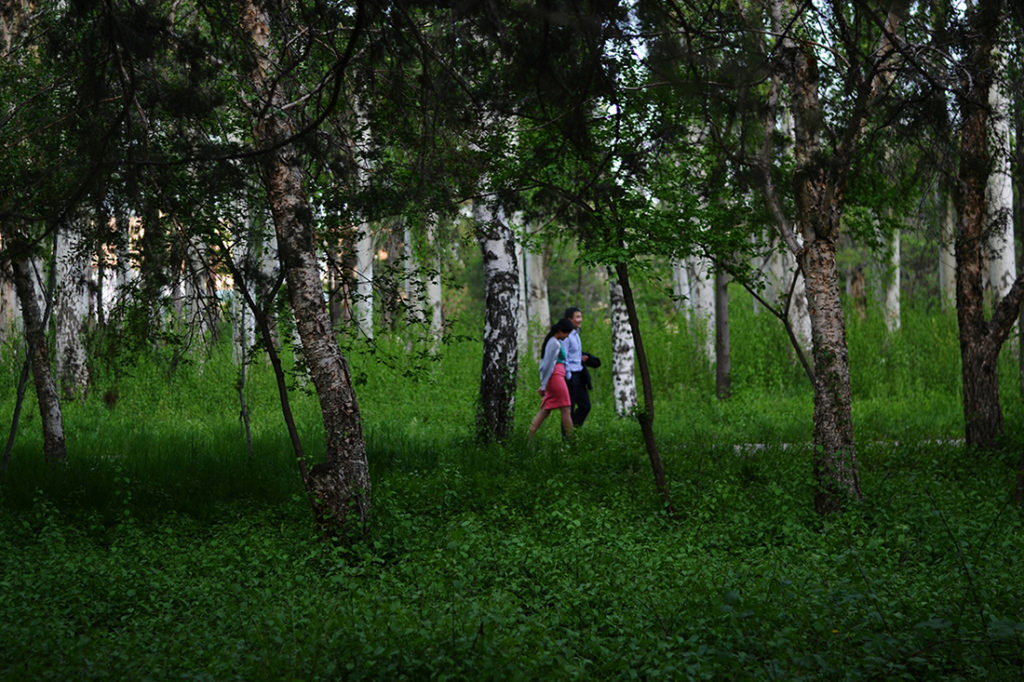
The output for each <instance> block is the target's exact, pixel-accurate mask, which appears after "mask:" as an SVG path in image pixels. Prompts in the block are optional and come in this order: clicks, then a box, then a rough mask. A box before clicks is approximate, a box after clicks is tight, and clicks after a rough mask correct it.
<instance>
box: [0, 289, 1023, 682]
mask: <svg viewBox="0 0 1024 682" xmlns="http://www.w3.org/2000/svg"><path fill="white" fill-rule="evenodd" d="M731 314H732V332H733V342H732V348H733V368H734V376H733V389H734V391H733V396H732V397H731V398H730V399H728V400H724V401H720V400H718V399H716V398H714V397H713V394H714V391H713V388H714V387H713V374H712V371H711V367H710V365H709V363H708V362H707V361H706V360H704V359H702V358H701V357H700V355H699V354H697V353H696V352H695V348H696V347H698V345H699V344H698V342H697V339H696V337H695V334H694V332H693V331H692V330H691V329H690V328H689V327H688V326H687V324H686V323H685V321H683V320H682V319H669V320H667V321H666V320H665V319H664V318H661V319H653V318H652V319H649V320H646V322H645V334H646V335H645V343H646V346H647V350H648V353H649V355H650V357H651V359H652V369H653V372H654V381H655V387H656V392H657V395H656V400H657V403H656V414H655V430H656V433H657V437H658V440H659V445H660V447H661V450H662V456H663V458H664V460H665V466H666V469H667V470H668V473H669V477H670V487H671V492H672V495H673V500H674V502H675V506H676V508H677V510H678V511H679V515H680V518H678V519H673V518H670V517H668V516H667V515H666V514H665V513H664V511H663V508H662V503H661V500H660V498H659V497H658V495H657V494H656V493H655V491H654V485H653V481H652V476H651V472H650V467H649V466H648V465H647V463H646V456H645V454H644V450H643V445H642V443H641V440H640V435H639V432H638V429H637V427H636V424H635V422H633V421H631V420H629V419H619V418H617V417H616V416H615V415H614V411H613V406H612V400H611V386H610V383H611V380H610V372H609V370H608V368H607V367H603V368H601V369H599V370H597V371H596V372H594V373H593V376H594V380H595V390H594V393H593V399H594V411H593V412H592V413H591V416H590V418H589V419H588V422H587V424H586V425H585V426H584V427H583V428H582V429H580V430H579V431H578V432H577V433H576V434H575V435H574V437H573V439H572V440H570V441H569V442H565V441H563V440H562V438H561V436H560V434H559V431H558V427H557V425H556V423H555V422H554V420H549V422H548V423H545V425H544V428H543V429H542V431H541V433H539V434H538V436H537V438H536V439H535V440H534V441H533V442H532V443H529V444H528V443H527V442H526V440H525V432H526V427H527V424H528V421H529V419H530V418H531V417H532V416H533V413H534V411H535V410H536V408H537V403H538V399H537V396H536V392H535V387H536V381H537V380H536V360H535V359H533V358H525V359H524V360H523V367H522V373H521V375H520V382H519V386H518V394H517V413H516V419H517V435H516V436H515V437H514V438H512V440H511V441H510V442H509V443H508V444H505V445H502V446H491V447H487V448H482V447H479V446H477V445H476V444H475V443H474V442H473V420H474V416H475V398H476V395H477V393H478V390H479V388H478V385H477V382H478V377H479V372H480V364H481V357H480V353H481V351H480V345H479V342H478V341H476V340H473V339H472V338H465V339H462V340H457V341H455V342H453V343H452V344H451V345H450V346H448V347H446V348H444V349H442V351H441V353H440V355H439V357H437V358H436V360H434V361H431V362H421V361H420V360H419V359H418V357H419V356H418V355H417V354H416V350H417V346H415V344H413V345H412V346H410V344H409V342H408V340H406V339H400V338H398V337H397V335H396V336H394V337H390V336H387V335H384V336H382V338H381V339H380V341H379V343H377V344H376V345H375V346H373V347H372V348H371V347H368V346H365V345H362V346H359V345H353V344H347V345H346V347H347V348H348V350H349V353H348V354H349V358H350V362H351V366H352V373H353V376H354V377H355V379H356V382H357V384H358V385H357V393H358V395H359V402H360V408H361V411H362V414H363V418H364V429H365V435H366V441H367V449H368V454H369V459H370V465H371V473H372V479H373V500H374V518H373V522H372V528H371V532H370V534H369V536H368V538H367V540H366V541H365V542H364V543H362V544H360V545H358V546H356V547H353V548H347V549H344V548H335V547H331V546H329V545H325V544H324V543H322V542H320V540H319V539H318V538H317V536H316V532H315V529H314V527H313V523H312V519H311V514H310V512H309V510H308V507H307V505H306V503H305V501H304V499H303V496H302V491H301V484H300V482H299V479H298V473H297V471H296V466H295V463H294V461H293V456H292V454H291V445H290V443H289V441H288V439H287V437H286V435H285V433H284V429H283V426H282V421H281V417H280V408H279V405H278V404H277V393H276V388H275V385H274V380H273V377H272V375H271V373H270V371H269V367H268V366H267V365H265V364H264V363H262V362H259V363H257V364H256V365H255V366H253V367H252V368H251V371H250V374H249V381H248V383H247V384H246V388H245V392H246V402H247V404H248V407H249V409H250V412H251V420H252V429H253V436H254V450H253V452H252V454H251V455H250V453H249V452H248V450H247V448H246V443H245V438H244V437H243V434H242V431H241V424H240V421H239V398H238V394H237V388H236V381H237V370H236V368H235V367H234V366H233V365H232V363H231V361H230V352H229V349H227V348H216V349H215V350H214V352H213V354H212V356H210V357H207V358H196V359H194V360H193V361H192V364H190V365H189V366H187V367H179V368H178V369H177V370H176V371H173V372H172V371H169V364H168V363H167V362H165V361H162V360H160V359H158V358H132V363H131V365H130V366H124V367H122V368H121V369H119V370H118V371H117V372H116V373H114V372H111V373H109V374H103V373H100V374H99V375H98V376H97V389H96V390H95V391H94V392H93V394H92V395H90V396H89V397H88V398H87V399H86V400H85V401H83V402H80V403H79V402H76V403H71V404H68V405H67V406H66V414H65V419H66V425H67V430H68V444H69V459H68V463H67V464H66V465H65V466H57V467H52V466H46V465H45V464H43V462H42V456H41V453H40V444H39V440H40V437H39V434H38V430H39V429H38V415H36V414H35V412H34V410H35V407H34V404H33V405H27V406H26V408H25V412H24V415H25V421H24V423H23V424H22V425H21V430H20V432H19V433H20V436H19V440H18V444H17V446H16V448H15V451H14V454H13V458H12V463H11V469H10V470H9V471H8V472H7V473H6V475H5V476H4V477H3V479H2V482H0V495H2V498H0V585H2V589H0V642H3V646H2V647H0V679H10V680H24V679H55V680H65V679H72V678H74V679H109V678H117V679H153V680H172V679H174V680H178V679H196V680H231V679H238V680H254V679H274V680H279V679H303V680H320V679H324V680H328V679H329V680H336V679H431V678H439V679H442V678H443V679H502V680H506V679H511V680H515V679H530V680H533V679H595V678H596V679H603V678H609V679H627V678H629V679H632V678H646V679H672V680H678V679H684V680H685V679H780V678H781V679H789V680H795V679H850V680H854V679H904V678H905V679H995V680H1003V679H1005V680H1015V679H1020V678H1021V676H1022V675H1024V656H1022V654H1021V652H1022V651H1024V598H1022V596H1021V593H1020V590H1019V584H1020V581H1019V565H1018V564H1019V561H1018V557H1020V556H1021V555H1022V551H1024V532H1022V531H1024V517H1022V513H1021V510H1020V509H1019V508H1018V507H1016V506H1015V505H1013V504H1012V503H1011V500H1010V493H1011V491H1012V486H1013V476H1014V469H1015V466H1016V462H1017V459H1018V457H1019V448H1020V436H1019V434H1020V433H1021V431H1020V430H1014V425H1019V424H1020V421H1021V417H1020V413H1021V407H1020V400H1019V397H1017V393H1016V392H1015V390H1016V389H1015V387H1016V374H1015V372H1016V366H1015V363H1014V362H1013V356H1012V354H1009V353H1007V354H1005V355H1004V357H1003V358H1002V359H1001V365H1000V371H1001V379H1002V381H1003V387H1004V393H1003V396H1004V409H1005V411H1006V414H1007V418H1008V424H1009V426H1010V428H1009V429H1008V431H1009V435H1010V437H1009V439H1008V441H1007V447H1006V449H1005V450H1004V451H1001V452H996V453H991V454H979V453H972V452H968V451H966V450H965V449H964V448H963V446H961V445H959V444H957V443H956V442H953V440H952V439H955V438H959V437H960V434H961V432H962V415H961V412H960V402H959V384H958V376H959V368H958V363H957V358H958V355H957V351H956V345H955V339H956V334H955V320H952V319H950V318H948V317H933V316H931V315H929V314H927V313H926V312H925V311H921V310H915V309H911V310H908V311H906V315H905V316H904V324H903V329H902V330H901V331H900V332H899V333H897V334H895V335H889V334H886V333H885V332H884V331H883V327H882V326H881V325H880V324H878V321H877V320H876V319H874V318H873V317H872V316H871V315H870V314H869V315H868V316H867V317H866V318H865V319H864V320H860V319H853V320H851V321H850V324H849V340H850V357H851V368H852V371H853V384H854V386H853V390H854V410H855V428H856V430H857V437H858V442H859V444H860V445H859V450H858V454H859V456H860V459H861V471H862V486H863V488H864V491H865V495H866V500H865V502H864V503H863V504H862V505H859V506H855V507H854V508H852V509H850V510H848V511H847V512H846V513H844V514H842V515H837V516H833V517H827V518H822V517H818V516H817V515H815V514H814V513H813V505H812V502H811V500H812V495H813V481H812V478H811V471H810V453H809V449H808V445H809V442H810V433H811V417H812V401H811V394H810V388H809V386H808V384H807V380H806V377H804V376H803V375H802V372H801V370H800V368H799V366H798V365H797V364H796V363H795V362H794V360H793V358H792V356H791V354H790V352H789V350H788V349H787V347H786V345H785V339H784V338H782V337H781V334H780V332H779V330H778V327H777V323H776V322H774V321H773V320H771V318H769V317H767V316H765V315H754V314H753V312H752V306H751V305H750V302H749V299H744V297H742V296H740V295H737V296H735V297H734V302H733V307H732V310H731ZM457 331H458V332H460V334H462V335H464V336H467V337H472V336H479V332H478V331H477V330H476V325H475V324H473V323H466V324H465V326H464V327H462V328H460V329H459V330H457ZM457 338H461V337H460V336H459V335H457ZM583 339H584V345H585V347H586V348H587V349H588V350H590V351H591V352H593V353H596V354H597V355H599V356H600V357H602V358H603V359H609V360H610V357H611V354H610V342H609V330H608V327H607V323H606V322H605V321H602V320H600V319H599V315H597V314H589V315H587V317H586V326H585V327H584V330H583ZM287 364H288V366H289V367H291V362H290V361H288V362H287ZM11 366H13V364H12V365H11ZM112 366H117V364H116V363H115V364H113V365H112ZM4 376H14V370H13V369H9V370H5V374H4ZM290 381H291V382H292V383H293V386H294V390H293V392H292V395H293V400H294V404H293V409H294V410H295V413H296V417H297V421H298V424H299V428H300V432H301V434H302V437H303V440H304V444H305V446H306V448H307V450H309V451H311V452H317V451H318V448H319V449H322V447H323V446H322V440H323V433H322V427H321V425H320V422H319V415H318V411H317V406H316V400H315V397H314V396H313V395H312V394H311V392H310V391H309V389H308V386H306V387H305V388H304V384H303V381H302V377H301V373H299V374H291V375H290ZM113 388H116V389H117V395H118V398H117V400H116V401H115V402H113V403H112V404H109V405H108V404H107V403H106V402H104V400H103V399H102V396H103V393H104V392H106V391H107V390H109V389H113ZM8 393H10V394H13V390H12V391H9V392H5V394H4V395H2V396H0V400H2V402H0V409H2V410H3V411H2V414H10V407H11V405H12V400H13V395H8ZM30 395H31V392H30Z"/></svg>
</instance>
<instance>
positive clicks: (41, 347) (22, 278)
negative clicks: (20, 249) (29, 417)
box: [11, 255, 67, 462]
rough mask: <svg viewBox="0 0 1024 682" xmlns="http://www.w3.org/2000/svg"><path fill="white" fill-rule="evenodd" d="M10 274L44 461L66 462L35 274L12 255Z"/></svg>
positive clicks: (27, 260)
mask: <svg viewBox="0 0 1024 682" xmlns="http://www.w3.org/2000/svg"><path fill="white" fill-rule="evenodd" d="M11 269H12V270H13V273H14V287H15V289H16V290H17V292H18V301H19V302H20V303H21V319H22V322H23V324H24V325H25V340H26V341H27V342H28V349H29V355H30V357H31V364H32V380H33V382H34V383H35V387H36V398H37V400H38V402H39V416H40V418H41V420H42V424H43V455H44V456H45V457H46V461H47V462H60V461H64V460H66V459H67V449H66V448H65V444H64V415H63V413H62V412H61V408H60V398H59V396H58V394H57V382H56V381H55V380H54V378H53V371H52V369H51V368H50V350H49V347H48V346H47V343H46V328H45V321H44V319H43V318H44V315H43V311H42V310H41V309H40V308H39V298H38V296H37V295H36V286H35V274H34V272H33V267H32V261H31V259H30V258H28V257H27V256H18V255H15V257H14V258H13V261H12V263H11Z"/></svg>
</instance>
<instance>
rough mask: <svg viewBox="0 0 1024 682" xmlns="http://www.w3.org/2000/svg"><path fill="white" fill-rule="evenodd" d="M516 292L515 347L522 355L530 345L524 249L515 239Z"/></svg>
mask: <svg viewBox="0 0 1024 682" xmlns="http://www.w3.org/2000/svg"><path fill="white" fill-rule="evenodd" d="M516 291H517V292H518V296H519V302H518V305H516V311H517V313H516V345H517V346H518V347H519V353H518V354H519V355H524V354H525V353H526V352H527V348H529V343H530V320H529V318H528V317H527V315H526V313H527V310H526V249H524V248H523V243H522V241H520V239H519V238H518V237H517V238H516Z"/></svg>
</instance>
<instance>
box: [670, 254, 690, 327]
mask: <svg viewBox="0 0 1024 682" xmlns="http://www.w3.org/2000/svg"><path fill="white" fill-rule="evenodd" d="M672 297H673V299H674V300H673V304H674V307H675V309H676V312H681V313H683V314H684V315H686V319H689V318H690V274H689V272H687V270H686V261H684V260H679V259H673V260H672Z"/></svg>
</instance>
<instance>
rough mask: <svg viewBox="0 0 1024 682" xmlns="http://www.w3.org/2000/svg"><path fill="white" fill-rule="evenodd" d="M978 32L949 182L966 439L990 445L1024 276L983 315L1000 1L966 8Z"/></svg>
mask: <svg viewBox="0 0 1024 682" xmlns="http://www.w3.org/2000/svg"><path fill="white" fill-rule="evenodd" d="M967 17H968V24H969V28H970V30H971V32H972V35H973V36H975V39H974V41H972V43H971V44H970V46H969V50H968V53H967V55H966V56H965V58H964V62H963V63H962V64H961V68H962V70H963V72H964V74H965V81H966V87H965V88H964V89H963V90H960V91H958V94H957V104H958V106H959V108H960V159H959V164H960V165H959V168H958V169H957V178H956V182H955V183H954V187H955V192H954V200H955V202H956V207H957V216H958V219H957V236H956V264H957V276H956V299H957V321H958V323H959V327H960V365H961V371H962V377H963V390H964V421H965V424H966V440H967V443H968V445H973V446H977V447H982V448H987V447H991V446H992V445H994V443H995V441H996V440H997V439H998V438H999V436H1000V435H1001V434H1002V432H1003V411H1002V407H1001V405H1000V403H999V381H998V374H997V362H998V358H999V350H1000V348H1001V347H1002V345H1003V342H1004V341H1005V340H1006V338H1007V337H1008V336H1009V334H1010V331H1011V330H1012V328H1013V323H1014V321H1015V320H1016V319H1017V316H1018V314H1019V312H1020V302H1021V298H1022V295H1024V286H1022V281H1021V279H1020V278H1017V280H1016V282H1015V283H1014V284H1013V286H1012V287H1011V288H1010V289H1009V290H1008V291H1007V292H1006V294H1005V295H1004V296H1003V297H1002V299H1001V300H1000V301H999V302H998V303H997V304H996V306H995V309H994V311H993V315H992V319H991V320H990V321H988V322H986V320H985V306H984V285H985V254H984V246H985V244H984V235H985V234H986V233H987V232H986V227H987V217H988V213H987V197H986V191H987V186H988V180H989V173H990V169H991V167H992V149H991V146H990V144H989V141H988V132H989V126H990V124H991V121H990V111H991V109H990V106H989V96H990V93H991V90H992V84H993V78H994V60H993V48H994V45H995V40H996V36H997V33H998V29H999V23H1000V20H1001V17H1002V12H1001V4H1000V3H980V4H978V5H976V6H973V7H969V8H968V10H967Z"/></svg>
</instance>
